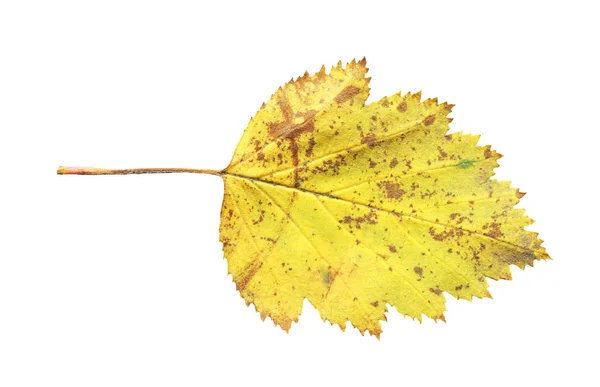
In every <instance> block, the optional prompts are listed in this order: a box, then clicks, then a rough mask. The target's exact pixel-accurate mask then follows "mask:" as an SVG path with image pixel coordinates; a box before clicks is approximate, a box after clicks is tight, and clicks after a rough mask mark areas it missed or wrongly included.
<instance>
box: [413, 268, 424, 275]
mask: <svg viewBox="0 0 600 387" xmlns="http://www.w3.org/2000/svg"><path fill="white" fill-rule="evenodd" d="M413 270H414V272H415V273H417V275H418V276H419V277H423V269H422V268H420V267H419V266H415V267H414V268H413Z"/></svg>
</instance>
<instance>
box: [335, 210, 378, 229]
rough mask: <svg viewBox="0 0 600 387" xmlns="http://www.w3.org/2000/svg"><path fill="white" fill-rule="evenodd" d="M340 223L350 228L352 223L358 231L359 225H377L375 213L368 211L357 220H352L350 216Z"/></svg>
mask: <svg viewBox="0 0 600 387" xmlns="http://www.w3.org/2000/svg"><path fill="white" fill-rule="evenodd" d="M340 223H344V224H347V225H349V227H350V228H352V223H354V227H355V228H357V229H360V226H361V224H363V223H366V224H377V213H376V212H375V211H373V210H371V211H369V213H368V214H367V215H364V216H359V217H357V218H353V217H351V216H345V217H344V219H342V220H340Z"/></svg>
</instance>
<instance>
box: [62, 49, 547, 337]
mask: <svg viewBox="0 0 600 387" xmlns="http://www.w3.org/2000/svg"><path fill="white" fill-rule="evenodd" d="M365 65H366V62H365V60H364V59H363V60H361V61H359V62H356V61H353V62H351V63H348V64H347V65H346V67H344V68H343V67H342V65H341V62H340V63H339V64H338V65H337V67H334V68H332V69H331V71H330V72H329V73H328V74H327V73H326V72H325V68H324V67H323V68H322V69H321V71H319V72H318V73H316V74H315V75H313V76H310V75H309V74H308V73H306V74H304V76H302V77H300V78H298V79H297V80H295V81H290V82H288V83H287V84H286V85H285V86H283V87H282V88H279V90H277V91H276V92H275V94H273V96H272V97H271V99H270V100H269V101H268V102H267V103H266V104H263V106H262V107H261V109H260V110H259V111H258V112H257V113H256V116H254V118H252V119H251V120H250V123H249V124H248V128H247V129H246V130H245V132H244V134H243V136H242V139H241V140H240V143H239V144H238V146H237V148H236V150H235V153H234V155H233V159H232V161H231V163H230V164H229V166H228V167H227V168H226V169H224V170H222V171H212V170H203V169H185V168H139V169H117V170H115V169H112V170H111V169H102V168H89V167H59V169H58V171H57V172H58V173H59V174H65V175H73V174H77V175H104V174H133V173H136V174H139V173H178V172H191V173H210V174H214V175H219V176H221V177H222V178H223V180H224V182H225V196H224V199H223V207H222V210H221V227H220V238H221V242H222V243H223V250H224V253H225V257H226V259H227V263H228V268H229V272H230V273H231V275H232V276H233V280H234V281H235V283H236V286H237V289H238V290H239V292H240V294H241V296H242V297H243V298H244V299H245V300H246V303H247V304H250V303H253V304H254V305H255V306H256V310H257V311H258V312H260V315H261V317H262V318H263V319H264V318H266V317H267V316H268V317H270V318H271V319H272V320H273V321H274V322H275V324H277V325H279V326H280V327H281V328H283V329H285V330H289V329H290V327H291V324H292V321H298V316H299V315H300V312H301V310H302V303H303V301H304V299H308V300H309V301H310V302H311V304H312V305H314V306H315V308H316V309H317V310H318V311H319V313H320V314H321V316H322V317H323V319H326V320H329V321H330V322H332V323H334V324H338V325H339V326H340V327H341V328H342V329H344V328H345V326H346V323H347V322H348V321H350V322H351V323H352V324H353V325H354V326H355V327H356V328H358V329H359V330H360V332H362V333H364V332H365V331H367V330H368V331H369V332H370V333H371V334H373V335H375V336H377V337H379V335H380V333H381V325H380V321H381V320H385V312H386V308H387V305H388V304H390V305H392V306H394V307H395V308H396V309H397V310H398V311H399V312H400V313H402V314H404V315H407V316H410V317H412V318H416V319H418V320H419V321H421V319H422V315H426V316H428V317H430V318H433V319H436V320H437V319H441V320H444V311H445V310H446V308H445V296H444V293H448V294H450V295H452V296H454V297H457V298H463V299H467V300H471V299H472V298H473V297H491V296H490V294H489V292H488V290H487V288H488V283H487V281H486V277H487V278H493V279H510V265H516V266H518V267H520V268H524V267H525V266H526V265H533V262H534V261H535V260H537V259H546V258H548V255H547V254H546V252H545V250H544V248H543V247H541V243H542V241H541V240H540V239H538V238H537V233H534V232H530V231H525V230H524V227H526V226H527V225H529V224H531V223H532V220H531V219H529V218H528V217H526V216H525V215H524V210H522V209H515V208H514V206H515V204H517V203H518V202H519V199H520V198H521V197H522V196H523V194H522V193H520V192H519V190H518V189H515V188H511V187H510V184H509V183H508V182H499V181H496V180H492V179H490V177H491V176H492V175H493V174H494V172H493V170H494V168H495V167H497V166H498V164H497V160H498V158H500V155H499V154H498V153H496V152H495V151H493V150H491V148H490V147H489V146H478V145H477V140H478V137H477V136H471V135H466V134H462V133H454V134H447V131H448V123H449V122H450V121H451V119H450V118H448V117H447V115H448V113H450V110H451V108H452V105H449V104H447V103H442V104H438V102H437V99H428V100H426V101H421V94H420V93H417V94H410V93H408V94H404V95H402V94H401V93H398V94H395V95H393V96H391V97H386V98H383V99H381V100H379V101H377V102H374V103H370V104H368V105H365V101H366V99H367V97H368V95H369V87H368V84H369V79H370V78H365V74H366V72H367V68H366V67H365ZM444 321H445V320H444Z"/></svg>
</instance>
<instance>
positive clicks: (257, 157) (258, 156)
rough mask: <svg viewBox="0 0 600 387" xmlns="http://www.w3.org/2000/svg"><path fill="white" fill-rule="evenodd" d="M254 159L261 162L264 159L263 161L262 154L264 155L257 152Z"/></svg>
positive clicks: (263, 155)
mask: <svg viewBox="0 0 600 387" xmlns="http://www.w3.org/2000/svg"><path fill="white" fill-rule="evenodd" d="M256 159H257V160H258V161H262V160H264V159H265V154H264V153H262V152H258V153H257V154H256Z"/></svg>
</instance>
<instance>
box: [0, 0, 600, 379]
mask: <svg viewBox="0 0 600 387" xmlns="http://www.w3.org/2000/svg"><path fill="white" fill-rule="evenodd" d="M486 4H487V5H486ZM489 4H490V3H488V2H485V4H484V2H427V1H410V2H399V1H398V2H389V3H380V2H376V1H364V2H362V3H358V2H356V3H353V2H351V1H335V2H334V1H329V2H325V1H321V2H311V1H295V2H289V1H288V2H279V3H273V4H269V3H266V2H261V1H248V2H238V3H236V2H225V1H223V2H205V3H201V2H197V1H189V2H176V1H164V2H158V1H139V2H134V1H96V2H91V1H85V2H82V1H51V2H50V1H39V2H34V1H16V0H15V1H3V2H2V3H1V5H0V130H1V137H0V158H1V164H0V165H1V174H0V195H1V198H0V227H1V233H0V259H1V261H0V385H1V386H7V387H8V386H198V385H232V384H234V383H236V384H237V385H244V386H246V385H262V386H270V385H330V386H334V385H343V384H345V385H369V386H375V385H407V386H412V385H434V384H435V385H461V386H471V385H477V386H482V385H483V386H495V385H517V386H519V385H548V384H550V385H554V384H556V385H577V386H591V385H596V386H597V385H598V383H599V379H600V378H599V376H598V372H597V367H598V359H599V357H600V356H599V353H598V351H599V349H598V348H600V340H599V334H598V317H599V312H598V309H599V307H600V303H599V302H598V287H599V285H598V283H599V281H598V278H599V276H600V273H599V269H600V264H599V260H600V254H599V253H598V239H599V238H598V232H599V231H598V226H597V219H598V215H599V214H598V212H599V211H598V201H597V197H596V196H597V191H596V186H595V183H596V180H597V175H598V168H597V156H596V155H597V146H598V142H599V139H600V136H599V135H598V132H599V130H600V127H599V126H600V124H599V119H598V117H599V109H598V107H599V102H600V98H599V97H598V90H599V87H600V82H599V77H598V71H599V70H598V69H599V68H600V61H599V60H598V58H597V56H596V55H597V53H598V36H600V28H599V27H598V26H599V24H598V20H597V15H598V11H597V10H596V9H595V8H594V6H593V5H592V4H594V2H592V1H590V2H577V1H568V2H567V1H564V2H560V3H559V2H539V3H535V2H524V1H521V2H507V1H502V2H497V3H496V4H495V5H489ZM363 56H366V57H367V61H368V66H369V68H370V72H369V75H370V76H371V77H372V78H373V79H372V81H371V87H372V92H371V99H370V100H371V101H374V100H377V99H379V98H381V97H383V96H384V95H389V94H393V93H395V92H397V91H399V90H402V91H418V90H422V91H423V96H424V98H429V97H436V96H437V97H439V98H440V100H441V101H449V102H451V103H454V104H456V107H455V108H454V111H453V113H452V117H454V122H453V123H452V124H451V127H452V130H453V131H459V130H462V131H466V132H470V133H478V134H481V135H482V137H481V144H493V146H494V148H495V149H497V150H498V151H499V152H500V153H502V154H504V155H505V157H504V158H503V159H502V160H501V166H500V168H499V169H498V170H497V177H498V178H500V179H506V180H509V179H510V180H512V182H513V184H514V186H517V187H520V188H521V190H522V191H525V192H528V195H527V196H526V197H525V198H524V199H523V200H522V205H523V206H524V207H525V208H527V214H528V215H530V216H531V217H532V218H534V219H536V220H537V223H535V224H534V225H532V226H531V229H532V230H535V231H538V232H539V233H540V235H541V237H542V238H543V239H544V240H545V241H546V242H545V246H546V248H547V249H548V252H549V253H550V254H551V256H552V257H553V260H552V261H547V262H540V263H538V264H536V266H535V268H527V269H526V270H525V271H521V270H519V269H516V268H514V269H513V275H514V280H513V281H510V282H509V281H501V282H494V281H490V282H491V292H492V294H493V296H494V299H493V300H490V299H486V300H475V301H474V302H473V303H469V302H467V301H463V300H461V301H457V300H455V299H452V297H450V296H448V298H449V300H448V303H447V307H448V312H447V313H446V318H447V321H448V323H447V324H443V323H440V324H436V323H434V322H432V321H430V320H428V321H424V322H423V324H419V323H418V322H415V321H412V320H410V319H407V318H403V317H402V316H401V315H399V314H398V313H397V312H395V311H392V312H389V313H388V320H389V321H388V322H386V323H383V329H384V334H383V335H382V336H381V340H380V341H378V340H376V339H375V338H373V337H362V336H361V335H360V334H359V333H358V331H357V330H355V329H353V328H350V329H348V330H347V331H346V332H342V331H341V330H340V329H339V328H338V327H332V326H331V325H329V323H323V322H321V320H320V318H319V316H318V313H317V312H316V311H315V310H314V309H313V308H312V306H310V304H308V303H305V308H304V313H303V314H302V316H301V318H300V322H299V323H298V324H294V326H293V327H292V329H291V331H290V333H289V334H286V333H284V332H283V331H281V330H279V329H278V328H276V327H274V326H273V324H272V323H271V322H270V321H269V320H267V321H266V322H262V321H261V320H260V318H259V316H258V314H257V313H256V312H255V311H254V309H253V308H247V307H246V306H245V304H244V302H243V301H242V299H241V298H240V297H239V294H238V293H237V292H236V290H235V286H234V285H233V283H232V282H231V277H229V276H227V275H226V263H225V261H224V260H223V255H222V251H221V244H220V243H219V242H218V224H219V211H220V205H221V200H222V194H223V187H222V182H221V181H220V179H219V178H218V177H215V176H202V175H164V176H159V175H147V176H98V177H92V176H56V175H55V174H54V173H55V169H56V167H57V166H58V165H90V166H98V167H109V168H110V167H113V168H118V167H141V166H144V167H197V168H214V169H221V168H223V167H225V166H226V165H227V163H228V162H229V159H230V157H231V154H232V152H233V149H234V147H235V145H236V143H237V141H238V139H239V137H240V136H241V133H242V130H243V129H244V128H245V126H246V124H247V122H248V120H249V118H250V117H251V116H252V115H253V114H254V112H255V111H256V110H257V109H258V108H259V106H260V105H261V103H262V102H263V101H265V100H266V99H267V98H268V97H269V96H270V95H271V93H272V92H273V91H275V89H276V88H277V87H278V86H279V85H281V84H282V83H283V82H285V81H287V80H289V79H290V78H291V77H292V76H293V77H296V76H298V75H301V74H302V73H303V72H304V70H309V71H310V72H314V71H317V70H318V69H319V68H320V66H321V64H326V65H328V66H329V65H333V64H335V63H337V61H338V60H340V59H341V60H343V61H349V60H351V59H353V58H362V57H363Z"/></svg>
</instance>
